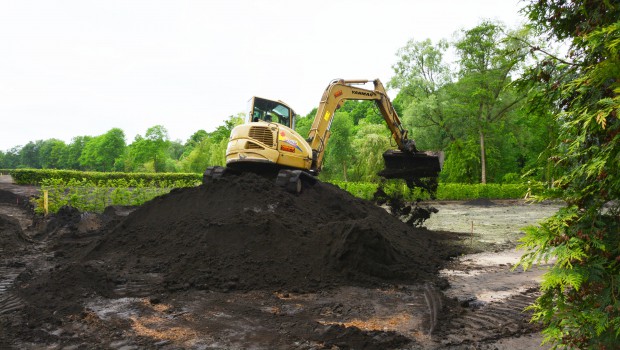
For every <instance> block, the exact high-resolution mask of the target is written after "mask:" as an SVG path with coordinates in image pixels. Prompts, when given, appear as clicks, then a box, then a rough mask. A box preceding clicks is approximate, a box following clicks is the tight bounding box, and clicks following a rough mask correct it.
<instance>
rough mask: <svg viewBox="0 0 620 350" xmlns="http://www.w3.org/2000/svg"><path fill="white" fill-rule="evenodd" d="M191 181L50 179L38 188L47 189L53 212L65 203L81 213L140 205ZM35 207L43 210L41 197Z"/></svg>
mask: <svg viewBox="0 0 620 350" xmlns="http://www.w3.org/2000/svg"><path fill="white" fill-rule="evenodd" d="M194 185H195V183H194V182H191V181H189V182H188V181H179V180H177V181H165V180H161V179H160V180H153V181H150V182H149V181H144V179H140V180H136V179H135V178H132V179H129V180H126V179H107V180H98V181H93V180H87V179H81V180H78V179H74V178H72V179H69V180H68V181H66V180H64V179H57V178H49V179H44V180H42V182H41V190H42V191H48V209H49V212H51V213H55V212H57V211H58V210H59V209H60V208H61V207H63V206H65V205H69V206H72V207H74V208H77V209H79V210H80V211H82V212H98V213H101V212H103V210H104V209H105V208H106V207H107V206H110V205H141V204H143V203H145V202H147V201H149V200H151V199H153V198H155V197H157V196H160V195H163V194H166V193H168V192H170V191H171V190H172V189H173V188H179V187H191V186H194ZM34 203H35V205H36V208H35V210H36V211H37V212H39V213H41V212H43V197H40V198H37V199H36V200H35V201H34Z"/></svg>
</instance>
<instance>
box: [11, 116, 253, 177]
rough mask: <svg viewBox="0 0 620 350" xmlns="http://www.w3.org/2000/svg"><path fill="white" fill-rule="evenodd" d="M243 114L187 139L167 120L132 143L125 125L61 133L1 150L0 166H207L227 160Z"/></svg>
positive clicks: (101, 168)
mask: <svg viewBox="0 0 620 350" xmlns="http://www.w3.org/2000/svg"><path fill="white" fill-rule="evenodd" d="M241 120H242V119H241V117H239V116H230V117H229V118H228V119H227V120H226V121H225V122H224V125H222V126H219V127H218V128H217V129H216V130H215V131H212V132H206V131H205V130H198V131H196V132H195V133H194V134H193V135H192V136H191V137H190V138H189V139H188V140H187V141H185V142H181V141H178V140H176V141H173V140H170V138H169V136H168V131H167V130H166V128H165V127H164V126H162V125H155V126H152V127H150V128H148V129H147V130H146V132H145V133H144V135H136V136H135V138H134V140H133V142H132V143H130V144H127V143H126V141H125V132H124V131H123V130H122V129H120V128H113V129H110V130H109V131H108V132H106V133H104V134H103V135H99V136H77V137H74V138H73V139H72V140H71V142H69V143H68V144H67V143H65V142H64V141H62V140H58V139H47V140H38V141H30V142H28V143H27V144H26V145H24V146H17V147H13V148H12V149H10V150H8V151H6V152H2V151H0V168H3V169H17V168H34V169H71V170H84V171H103V172H110V171H123V172H202V171H204V169H206V167H207V166H209V165H221V164H224V151H225V150H226V143H227V141H228V138H229V136H230V131H231V130H232V128H233V127H234V126H235V125H237V124H239V123H241Z"/></svg>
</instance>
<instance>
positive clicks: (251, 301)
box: [0, 176, 559, 350]
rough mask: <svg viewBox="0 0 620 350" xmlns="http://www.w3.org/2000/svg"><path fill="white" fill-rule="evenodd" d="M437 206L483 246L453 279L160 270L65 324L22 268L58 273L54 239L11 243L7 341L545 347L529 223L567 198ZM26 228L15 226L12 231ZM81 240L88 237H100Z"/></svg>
mask: <svg viewBox="0 0 620 350" xmlns="http://www.w3.org/2000/svg"><path fill="white" fill-rule="evenodd" d="M7 182H10V178H8V179H7V177H6V176H0V190H5V191H9V192H11V193H19V194H20V195H24V196H29V195H33V194H36V188H22V187H20V186H15V185H12V184H9V183H7ZM7 201H8V200H7ZM432 204H433V205H434V206H435V207H436V208H438V209H439V212H438V213H437V214H434V215H433V216H432V217H431V219H429V220H428V221H427V223H426V227H427V228H428V229H429V230H431V231H437V232H440V231H449V232H454V236H455V237H458V239H457V240H456V241H457V242H459V243H458V244H460V245H463V246H464V248H466V249H465V250H470V251H471V250H474V251H481V252H480V253H476V254H468V255H462V256H459V257H458V258H456V259H453V260H452V261H451V262H449V263H447V264H446V265H445V267H444V268H443V269H442V270H441V271H440V272H439V276H438V277H443V278H445V279H446V280H447V281H448V284H449V286H448V284H446V285H445V286H442V285H440V284H439V283H437V282H435V283H428V282H427V283H421V284H398V283H397V284H384V285H372V286H363V285H342V286H338V285H337V286H334V287H331V288H325V289H320V290H318V291H312V292H304V291H289V290H286V291H277V290H271V291H270V290H264V289H260V290H229V291H213V290H196V289H192V288H182V289H180V290H179V291H178V292H165V293H163V292H161V291H159V290H157V289H154V288H153V286H154V285H157V283H158V281H160V279H161V276H160V274H157V273H151V274H142V275H140V276H139V278H135V279H133V280H131V279H130V280H128V281H126V282H125V283H120V284H117V286H116V287H115V288H116V289H115V290H114V293H113V296H110V297H104V296H102V295H96V294H93V295H90V296H89V295H86V296H81V297H83V298H84V299H83V300H84V302H83V305H82V306H81V307H82V308H83V310H82V311H81V312H78V313H76V314H75V315H74V316H71V317H68V318H65V319H62V320H61V321H58V319H56V318H53V317H51V318H49V320H50V321H47V322H34V321H33V320H32V319H31V318H29V316H28V313H27V312H26V311H28V310H29V308H31V306H30V305H29V304H28V302H27V301H26V300H24V299H23V298H20V297H19V295H18V293H16V292H15V287H14V285H15V284H16V283H17V282H18V281H19V280H20V278H21V277H19V275H20V274H21V273H24V271H46V270H50V271H52V270H53V269H55V268H56V267H55V266H53V265H52V264H56V263H55V262H54V261H57V260H54V259H56V258H57V257H53V255H54V250H53V249H51V247H50V245H51V242H52V240H51V239H47V240H43V241H34V240H33V241H30V242H29V241H24V239H22V240H21V241H22V243H20V244H19V245H18V249H15V250H11V251H10V252H9V251H6V250H5V251H0V349H5V348H6V349H11V348H14V349H90V348H103V349H122V350H130V349H143V348H148V349H150V348H154V349H179V348H182V349H390V348H394V349H541V347H540V346H539V344H540V343H541V341H542V337H541V336H540V334H539V333H538V331H539V327H538V326H537V325H534V324H531V323H529V322H528V319H529V316H528V315H527V314H525V313H523V312H522V310H523V308H524V307H526V306H527V305H528V304H529V303H531V302H532V301H533V300H534V299H535V298H536V296H537V293H538V292H537V287H538V284H539V281H540V277H541V275H542V273H544V268H545V267H541V268H536V269H532V270H530V271H527V272H523V271H521V270H520V269H516V270H514V271H513V270H512V267H513V266H514V264H515V263H516V262H517V261H518V259H519V256H520V252H516V251H515V247H516V245H517V240H518V238H519V237H521V236H522V233H521V228H522V227H524V226H527V225H531V224H535V223H536V222H538V221H539V220H541V219H542V218H545V217H548V216H550V215H552V214H553V213H554V212H555V211H556V210H557V209H558V208H559V204H526V203H524V202H522V201H505V202H494V203H492V204H493V205H489V203H487V204H486V205H479V204H478V205H476V204H475V203H473V204H470V205H467V204H464V203H459V202H450V203H447V202H446V203H432ZM253 210H254V209H253ZM0 214H3V215H6V216H8V217H11V218H15V219H16V221H15V222H16V224H15V225H18V226H19V228H20V229H21V231H22V234H23V236H24V237H25V239H28V238H29V237H34V236H36V234H37V232H38V231H37V230H39V229H40V224H37V223H35V224H34V225H33V221H32V216H31V214H30V213H29V211H28V209H27V208H24V207H23V206H18V205H17V204H16V203H15V204H14V203H2V204H0ZM125 215H126V214H125ZM85 218H86V219H85ZM87 219H88V216H87V215H86V216H84V215H83V216H82V222H84V221H87ZM7 220H8V219H7ZM86 226H87V225H86ZM86 226H81V227H86ZM95 226H96V225H95ZM16 230H17V229H15V228H14V227H12V226H10V225H8V224H7V225H6V228H5V230H4V231H1V232H0V237H5V238H6V237H7V236H9V235H14V234H15V231H16ZM56 234H57V235H60V234H62V231H58V232H57V233H56ZM80 240H82V241H80V242H75V243H76V244H82V243H83V244H84V245H86V244H87V243H89V240H90V238H89V237H88V236H87V235H84V236H82V238H80ZM17 253H18V254H17ZM56 254H58V253H56ZM446 287H447V288H446ZM67 288H71V286H67ZM16 330H19V331H16ZM17 333H19V334H17ZM543 348H545V347H543Z"/></svg>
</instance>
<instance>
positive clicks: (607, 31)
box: [521, 0, 620, 349]
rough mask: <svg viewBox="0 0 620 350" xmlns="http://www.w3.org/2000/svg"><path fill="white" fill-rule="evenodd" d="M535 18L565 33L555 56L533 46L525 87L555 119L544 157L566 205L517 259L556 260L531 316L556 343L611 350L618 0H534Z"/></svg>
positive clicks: (618, 151) (617, 228) (617, 178)
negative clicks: (564, 48)
mask: <svg viewBox="0 0 620 350" xmlns="http://www.w3.org/2000/svg"><path fill="white" fill-rule="evenodd" d="M526 10H527V12H528V14H529V17H530V19H531V20H532V21H533V25H534V26H535V27H536V28H537V29H539V30H541V31H542V32H543V33H545V34H547V35H549V37H550V38H555V39H558V40H564V39H566V40H567V44H568V45H569V46H570V49H569V51H568V55H567V57H565V58H559V57H556V56H553V55H550V54H548V53H547V50H546V49H544V48H541V47H540V46H532V48H531V50H532V53H533V54H534V56H535V58H536V59H537V60H538V64H537V65H536V66H535V67H533V68H532V69H530V70H529V71H528V72H526V73H527V74H526V78H527V80H526V79H524V86H526V87H527V88H529V89H532V90H534V91H537V95H536V100H535V102H536V103H537V104H539V105H541V106H545V105H546V106H548V108H549V110H550V111H553V113H554V114H555V115H554V116H555V119H556V121H557V122H558V124H559V125H560V128H559V131H558V136H557V142H555V143H553V144H552V145H551V147H550V149H549V152H548V157H549V158H550V159H553V160H554V161H555V167H557V168H560V169H561V173H560V175H561V176H560V177H559V179H558V180H557V181H556V185H557V188H558V189H559V190H560V191H561V192H560V195H561V197H562V198H563V199H564V200H565V201H566V203H567V207H566V208H565V209H563V210H561V211H559V212H558V213H557V214H556V215H555V216H553V217H552V218H549V219H548V220H547V221H545V222H544V223H542V224H541V225H540V226H539V227H531V228H528V230H527V232H526V236H525V237H524V238H523V240H522V245H521V247H522V248H523V249H526V250H527V252H526V254H525V255H524V257H523V259H522V261H521V264H522V265H523V266H524V267H526V268H527V267H529V266H531V265H532V264H535V263H538V262H540V261H548V260H549V261H550V260H551V259H555V260H554V262H553V267H552V268H551V269H550V270H549V272H548V273H547V274H546V275H545V276H544V280H543V283H542V295H541V297H540V298H539V299H538V300H537V301H536V303H535V305H534V306H532V310H534V312H535V313H534V320H537V321H541V322H542V323H543V324H544V325H545V326H546V329H545V330H544V334H545V336H546V338H545V340H546V341H548V342H550V343H552V344H553V346H554V347H569V348H591V349H612V348H617V345H618V343H619V342H620V339H619V337H620V301H619V300H620V121H619V120H618V113H619V112H620V80H618V77H619V76H620V68H619V67H620V21H619V20H618V19H619V18H620V4H619V3H618V2H607V1H581V0H580V1H572V2H566V1H560V0H547V1H533V2H532V3H531V4H530V5H529V6H528V7H527V8H526Z"/></svg>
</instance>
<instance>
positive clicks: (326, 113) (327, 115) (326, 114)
mask: <svg viewBox="0 0 620 350" xmlns="http://www.w3.org/2000/svg"><path fill="white" fill-rule="evenodd" d="M330 116H331V114H330V113H329V111H326V112H325V117H323V119H325V121H328V120H329V117H330Z"/></svg>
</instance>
